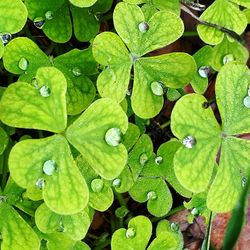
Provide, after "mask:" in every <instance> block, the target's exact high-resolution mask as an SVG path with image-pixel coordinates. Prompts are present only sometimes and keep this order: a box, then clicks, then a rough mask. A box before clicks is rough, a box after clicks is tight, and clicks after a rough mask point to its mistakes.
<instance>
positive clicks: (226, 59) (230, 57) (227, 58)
mask: <svg viewBox="0 0 250 250" xmlns="http://www.w3.org/2000/svg"><path fill="white" fill-rule="evenodd" d="M232 61H234V56H233V55H232V54H228V55H225V56H224V57H223V64H224V65H225V64H227V63H230V62H232Z"/></svg>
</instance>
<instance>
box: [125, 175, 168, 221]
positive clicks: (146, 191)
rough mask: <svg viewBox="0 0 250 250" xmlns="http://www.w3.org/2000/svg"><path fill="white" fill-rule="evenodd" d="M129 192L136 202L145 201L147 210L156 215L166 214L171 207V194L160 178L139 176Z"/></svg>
mask: <svg viewBox="0 0 250 250" xmlns="http://www.w3.org/2000/svg"><path fill="white" fill-rule="evenodd" d="M129 194H130V196H131V197H132V198H133V199H134V200H135V201H137V202H146V201H147V208H148V211H149V212H150V213H151V214H152V215H154V216H156V217H161V216H164V215H166V214H167V213H168V212H169V211H170V209H171V207H172V203H173V200H172V195H171V193H170V191H169V189H168V186H167V184H166V182H165V181H164V180H162V179H161V178H157V177H155V178H146V177H145V178H141V177H139V178H138V179H137V181H136V183H135V184H134V186H133V187H132V188H131V189H130V190H129ZM150 195H152V197H151V198H150Z"/></svg>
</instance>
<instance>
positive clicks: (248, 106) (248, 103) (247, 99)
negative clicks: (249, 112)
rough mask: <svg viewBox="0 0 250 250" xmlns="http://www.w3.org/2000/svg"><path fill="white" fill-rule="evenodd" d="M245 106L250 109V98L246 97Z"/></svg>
mask: <svg viewBox="0 0 250 250" xmlns="http://www.w3.org/2000/svg"><path fill="white" fill-rule="evenodd" d="M243 104H244V106H245V107H246V108H248V109H249V108H250V96H246V97H245V98H244V100H243Z"/></svg>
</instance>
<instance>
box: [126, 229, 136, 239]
mask: <svg viewBox="0 0 250 250" xmlns="http://www.w3.org/2000/svg"><path fill="white" fill-rule="evenodd" d="M135 235H136V232H135V229H134V228H132V227H130V228H128V229H127V231H126V238H128V239H129V238H134V237H135Z"/></svg>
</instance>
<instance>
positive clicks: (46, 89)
mask: <svg viewBox="0 0 250 250" xmlns="http://www.w3.org/2000/svg"><path fill="white" fill-rule="evenodd" d="M39 92H40V95H41V96H42V97H49V96H50V88H49V87H48V86H42V87H41V88H40V90H39Z"/></svg>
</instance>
